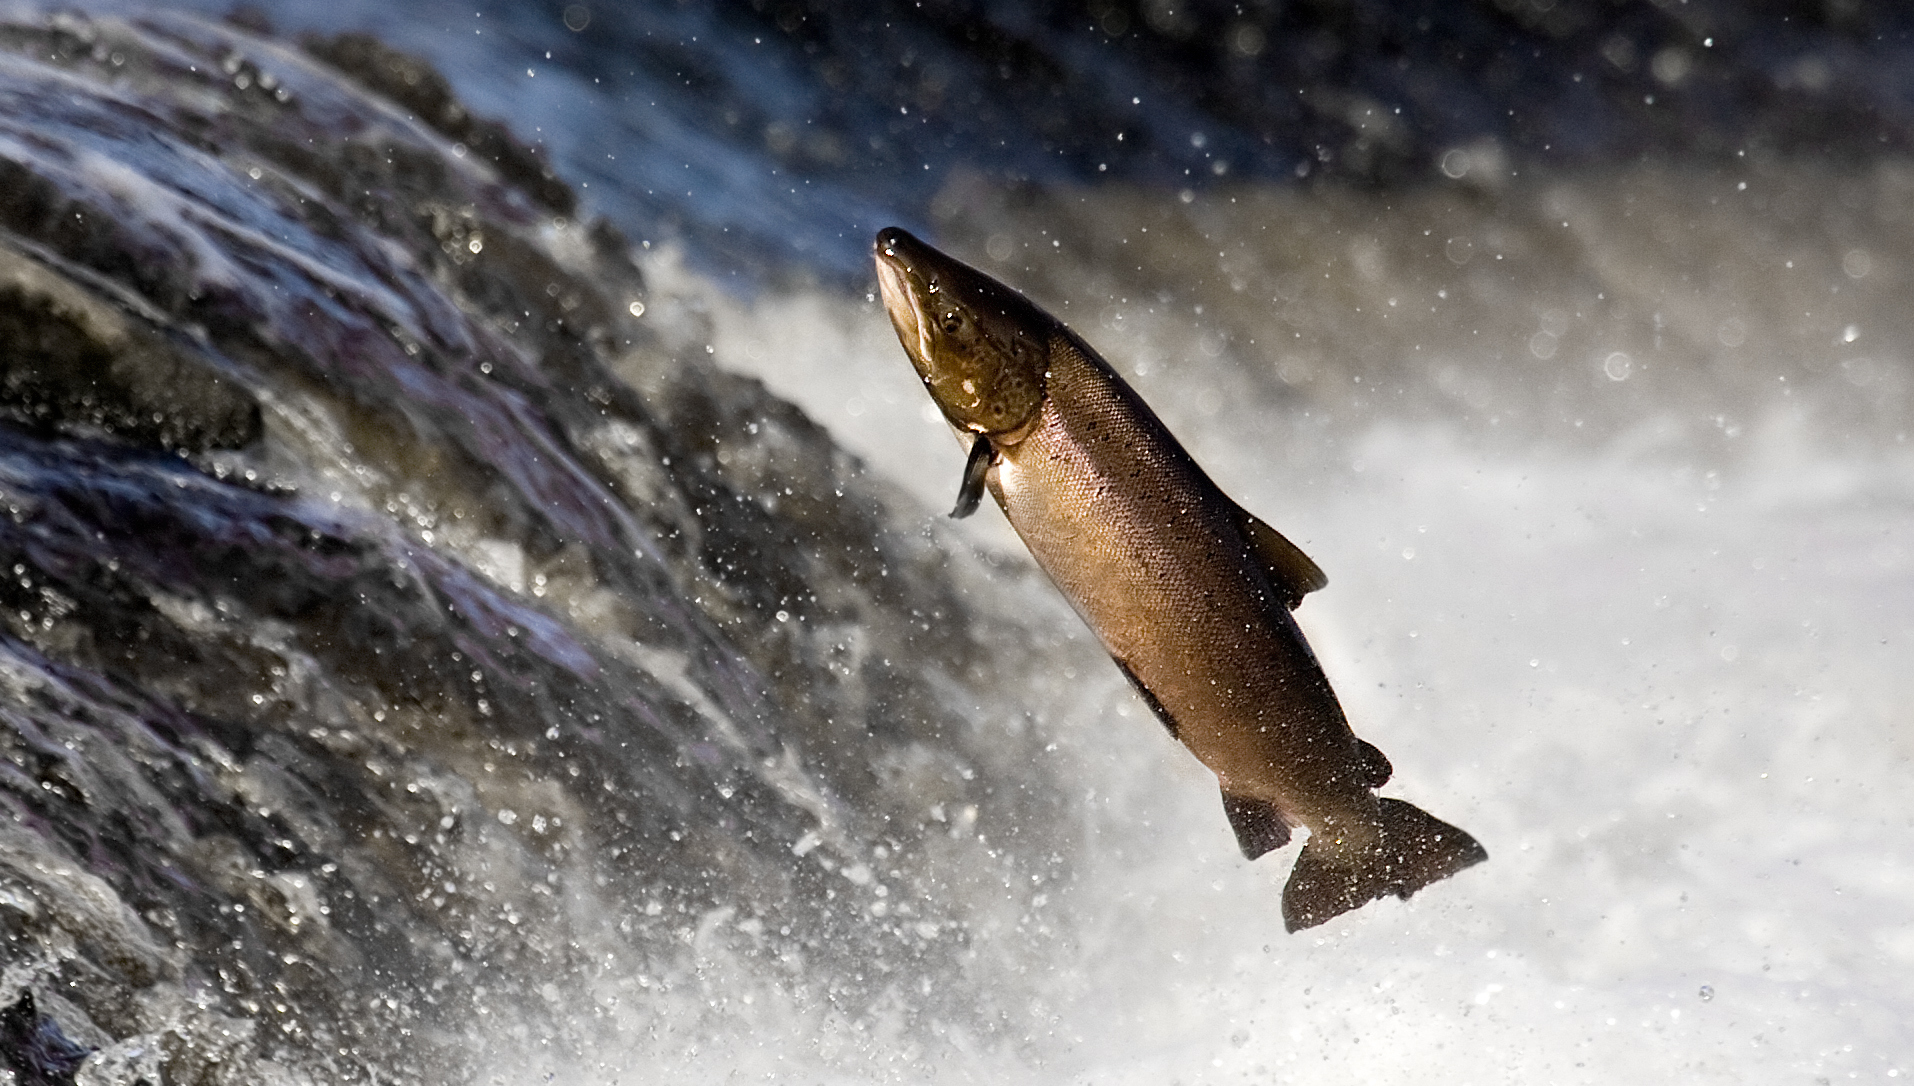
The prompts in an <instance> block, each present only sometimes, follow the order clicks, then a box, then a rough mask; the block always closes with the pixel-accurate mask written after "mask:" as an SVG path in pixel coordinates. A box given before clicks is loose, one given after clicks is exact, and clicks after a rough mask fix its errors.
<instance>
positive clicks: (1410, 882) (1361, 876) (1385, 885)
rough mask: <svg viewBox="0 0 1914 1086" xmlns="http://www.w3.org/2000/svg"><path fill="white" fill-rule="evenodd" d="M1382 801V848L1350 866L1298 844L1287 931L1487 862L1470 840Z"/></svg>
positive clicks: (1415, 811)
mask: <svg viewBox="0 0 1914 1086" xmlns="http://www.w3.org/2000/svg"><path fill="white" fill-rule="evenodd" d="M1381 802H1382V812H1381V814H1382V817H1381V825H1382V840H1381V843H1380V844H1378V845H1377V846H1376V848H1375V850H1374V851H1372V852H1368V853H1364V854H1361V855H1359V856H1355V857H1350V858H1349V860H1352V861H1353V863H1352V864H1351V865H1350V866H1339V865H1337V864H1332V863H1330V862H1328V860H1327V859H1325V857H1324V856H1323V855H1322V854H1321V853H1320V852H1312V846H1314V845H1315V843H1316V842H1315V841H1314V840H1311V841H1309V842H1307V843H1305V844H1304V845H1303V851H1302V855H1300V856H1298V857H1296V866H1295V868H1294V869H1292V870H1291V871H1290V873H1289V883H1288V885H1286V886H1284V887H1283V924H1284V926H1286V927H1288V928H1289V930H1290V931H1297V930H1299V929H1302V928H1310V927H1315V926H1316V925H1317V924H1320V923H1322V922H1323V921H1325V920H1328V919H1330V918H1331V917H1335V916H1340V915H1342V914H1343V913H1346V912H1348V911H1349V910H1351V909H1354V908H1357V907H1359V906H1362V905H1366V904H1368V903H1369V902H1371V901H1374V900H1376V899H1377V898H1379V897H1382V896H1383V895H1385V894H1394V895H1396V896H1397V897H1404V898H1406V897H1408V896H1409V895H1410V894H1413V893H1415V892H1416V891H1417V890H1420V889H1422V888H1423V887H1424V886H1427V885H1429V884H1430V883H1432V882H1437V881H1440V880H1442V879H1446V878H1448V877H1449V876H1450V875H1453V874H1455V873H1456V872H1458V871H1460V870H1462V869H1463V868H1465V867H1470V866H1472V865H1474V864H1479V863H1481V862H1482V861H1483V860H1486V859H1488V858H1489V854H1488V852H1487V851H1485V850H1484V849H1483V848H1482V846H1481V845H1479V844H1477V843H1476V840H1475V838H1473V837H1470V836H1469V835H1468V834H1466V833H1463V832H1462V831H1461V830H1459V829H1456V828H1455V827H1454V826H1451V825H1449V824H1448V823H1447V822H1443V821H1442V820H1440V819H1437V818H1434V817H1432V816H1431V815H1429V814H1427V813H1426V812H1424V811H1423V810H1422V809H1421V808H1419V807H1416V806H1414V805H1413V804H1408V803H1404V802H1402V801H1401V800H1396V799H1385V800H1382V801H1381ZM1338 859H1339V860H1342V859H1343V858H1342V857H1338Z"/></svg>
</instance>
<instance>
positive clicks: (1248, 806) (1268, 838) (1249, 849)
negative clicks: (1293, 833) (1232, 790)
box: [1223, 792, 1289, 860]
mask: <svg viewBox="0 0 1914 1086" xmlns="http://www.w3.org/2000/svg"><path fill="white" fill-rule="evenodd" d="M1223 813H1224V814H1226V815H1228V816H1229V828H1230V829H1232V830H1235V831H1236V844H1237V847H1239V848H1241V849H1242V850H1243V856H1244V857H1245V858H1247V859H1251V860H1254V859H1255V858H1256V857H1258V856H1261V855H1262V854H1263V853H1265V852H1273V851H1274V850H1276V849H1279V848H1282V847H1283V846H1284V845H1286V844H1288V843H1289V823H1288V821H1286V820H1285V819H1284V818H1283V814H1282V812H1281V811H1278V810H1277V809H1276V805H1275V804H1273V803H1270V802H1268V801H1267V800H1260V799H1252V798H1251V797H1249V796H1233V795H1231V794H1229V793H1228V792H1224V793H1223Z"/></svg>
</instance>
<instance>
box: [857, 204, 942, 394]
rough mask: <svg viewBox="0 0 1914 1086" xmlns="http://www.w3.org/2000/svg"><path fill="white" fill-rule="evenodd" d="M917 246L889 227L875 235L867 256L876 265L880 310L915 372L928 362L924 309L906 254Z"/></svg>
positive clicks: (909, 237)
mask: <svg viewBox="0 0 1914 1086" xmlns="http://www.w3.org/2000/svg"><path fill="white" fill-rule="evenodd" d="M921 244H922V242H919V241H917V239H916V238H913V237H911V236H910V235H909V234H907V233H905V232H904V231H902V230H899V229H898V228H896V227H894V226H893V227H891V228H889V229H887V230H884V231H883V232H881V233H879V234H878V235H877V242H876V244H874V245H872V246H871V255H872V257H873V258H874V259H875V261H876V263H877V287H878V290H879V292H880V293H882V294H883V296H884V310H885V312H887V313H889V314H890V317H891V326H892V327H893V328H896V329H897V338H898V339H900V340H902V341H903V343H904V347H905V349H906V350H907V351H909V352H910V354H911V355H912V356H913V357H912V361H914V362H916V363H917V364H918V368H919V369H922V368H923V367H924V366H925V365H928V364H929V362H930V357H931V344H930V334H929V333H930V329H929V328H928V327H927V326H926V324H925V321H924V307H923V305H922V304H921V303H920V302H919V300H918V288H917V285H916V282H915V278H916V277H914V276H913V275H912V274H911V261H910V258H909V256H908V255H906V254H907V252H908V250H909V249H910V248H911V247H912V246H913V245H921Z"/></svg>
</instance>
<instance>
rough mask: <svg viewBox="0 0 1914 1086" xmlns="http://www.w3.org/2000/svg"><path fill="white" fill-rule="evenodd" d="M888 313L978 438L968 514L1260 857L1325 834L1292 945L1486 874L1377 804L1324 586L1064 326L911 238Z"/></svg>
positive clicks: (1460, 842)
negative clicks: (1391, 898)
mask: <svg viewBox="0 0 1914 1086" xmlns="http://www.w3.org/2000/svg"><path fill="white" fill-rule="evenodd" d="M876 261H877V267H878V278H879V282H880V285H881V286H882V288H883V294H884V301H885V306H886V309H887V310H888V312H889V314H890V316H891V320H892V323H893V325H894V326H895V327H896V329H897V333H898V338H899V340H900V341H901V342H902V343H903V345H904V348H905V353H906V354H907V355H909V356H910V358H911V361H912V363H913V365H915V366H916V368H917V370H918V374H919V376H920V377H921V378H922V379H923V380H924V383H925V387H926V389H927V390H929V392H930V394H931V397H932V399H933V400H935V401H936V402H937V405H938V407H939V408H940V409H942V411H943V412H944V415H945V417H946V418H948V419H949V420H950V422H951V424H952V425H953V426H954V427H956V429H957V430H958V431H959V432H960V434H962V435H964V436H965V438H966V439H967V440H968V441H970V443H971V456H970V461H969V464H968V465H967V467H966V470H965V473H964V483H963V486H962V491H961V493H960V497H959V500H958V507H957V510H956V513H955V515H963V514H964V513H965V512H967V511H968V509H969V508H974V507H975V505H976V503H977V501H978V499H979V498H980V496H981V494H982V493H983V492H984V491H988V493H989V494H990V495H991V497H992V498H994V499H995V500H996V502H997V504H998V505H999V506H1000V507H1001V508H1002V509H1003V511H1004V514H1005V516H1006V518H1007V519H1008V520H1009V521H1010V524H1011V526H1012V527H1013V528H1014V529H1015V530H1016V532H1017V534H1018V535H1019V536H1020V537H1021V538H1022V539H1023V541H1024V543H1025V545H1027V546H1028V547H1029V548H1030V553H1031V555H1032V556H1033V557H1035V558H1036V560H1037V563H1038V565H1039V566H1041V567H1042V568H1043V570H1044V571H1045V572H1046V573H1047V574H1048V575H1049V576H1050V579H1051V580H1052V581H1053V582H1054V583H1055V584H1056V586H1057V588H1058V589H1059V590H1060V591H1061V592H1062V593H1063V595H1064V596H1065V597H1066V598H1067V599H1068V600H1069V601H1070V603H1071V605H1072V606H1073V607H1074V608H1075V609H1076V611H1077V613H1078V614H1079V615H1081V616H1082V617H1083V619H1084V621H1085V622H1086V623H1087V624H1088V625H1089V626H1090V628H1091V629H1092V630H1094V631H1095V632H1096V634H1097V636H1098V638H1099V639H1101V641H1102V642H1103V645H1104V647H1105V648H1107V649H1108V650H1109V652H1110V655H1111V657H1112V658H1114V659H1115V661H1116V663H1117V665H1118V667H1120V668H1121V669H1122V670H1123V672H1124V674H1125V675H1126V676H1127V677H1128V678H1129V679H1130V681H1131V683H1132V684H1133V685H1134V686H1135V687H1136V689H1137V691H1138V692H1139V694H1141V695H1142V697H1143V699H1144V700H1145V701H1146V702H1147V703H1149V705H1150V707H1151V709H1152V710H1153V711H1154V712H1155V713H1156V714H1157V716H1158V717H1159V719H1161V720H1162V722H1163V723H1164V725H1165V726H1166V727H1168V728H1169V729H1170V732H1171V734H1172V735H1174V736H1175V737H1176V739H1177V740H1179V741H1180V742H1181V743H1183V745H1184V746H1186V747H1188V748H1189V750H1190V751H1191V753H1193V754H1194V755H1195V756H1196V757H1197V758H1198V759H1199V760H1200V761H1201V762H1202V763H1203V764H1204V765H1205V766H1207V767H1208V768H1209V769H1210V770H1211V771H1212V772H1214V773H1215V774H1216V777H1217V781H1218V783H1219V784H1220V785H1221V787H1222V793H1223V805H1224V810H1225V813H1226V814H1227V816H1228V817H1229V821H1230V823H1231V826H1232V828H1233V829H1234V830H1235V832H1236V836H1237V841H1238V844H1239V845H1240V846H1241V848H1242V851H1243V853H1244V855H1246V856H1248V857H1250V858H1252V859H1254V858H1255V857H1257V856H1260V855H1262V854H1263V853H1265V852H1268V851H1270V850H1271V849H1274V848H1278V847H1281V846H1282V845H1284V844H1286V843H1287V842H1288V840H1289V837H1290V830H1291V829H1292V828H1295V827H1299V826H1301V827H1307V828H1308V829H1309V831H1310V836H1309V840H1308V842H1307V843H1306V844H1305V846H1304V848H1303V851H1302V853H1301V855H1300V856H1299V857H1298V859H1297V862H1296V866H1295V869H1294V870H1293V871H1292V873H1291V876H1290V879H1289V883H1288V885H1287V886H1286V887H1285V889H1284V894H1283V913H1284V919H1285V921H1286V923H1287V926H1288V927H1289V929H1290V930H1291V931H1294V930H1297V929H1298V928H1302V927H1308V926H1311V925H1314V924H1319V923H1322V922H1323V921H1325V920H1327V919H1329V918H1330V917H1332V916H1335V915H1338V914H1340V913H1342V912H1346V911H1348V910H1349V909H1353V908H1356V907H1357V906H1359V905H1362V904H1363V903H1365V902H1367V901H1371V900H1374V899H1375V898H1378V897H1381V896H1384V895H1387V894H1395V895H1397V896H1400V897H1407V896H1409V894H1411V893H1413V892H1414V891H1416V890H1418V889H1420V888H1421V887H1423V886H1425V885H1427V884H1429V883H1431V882H1434V881H1436V880H1438V879H1441V878H1445V877H1447V876H1448V875H1451V874H1454V873H1455V872H1457V871H1460V870H1462V869H1463V868H1465V867H1468V866H1470V865H1472V864H1475V863H1479V862H1480V861H1482V860H1483V859H1486V858H1487V853H1486V852H1485V851H1483V849H1482V847H1481V846H1480V845H1479V844H1477V843H1476V842H1475V840H1474V839H1473V838H1471V837H1470V836H1469V835H1468V834H1466V833H1464V832H1462V831H1461V830H1459V829H1456V828H1455V827H1453V826H1449V825H1447V824H1446V823H1443V822H1440V821H1438V820H1437V819H1435V818H1433V817H1431V816H1429V815H1428V814H1426V813H1424V812H1423V811H1421V810H1419V809H1418V808H1416V807H1414V806H1411V805H1410V804H1407V803H1403V802H1401V801H1399V800H1391V799H1382V798H1380V797H1378V796H1377V795H1376V793H1375V789H1376V788H1377V787H1378V786H1380V785H1382V784H1383V783H1385V782H1386V781H1387V780H1388V779H1389V776H1390V766H1389V761H1388V759H1387V758H1386V757H1384V756H1383V754H1382V752H1381V751H1379V750H1377V749H1376V748H1375V747H1373V746H1371V745H1370V744H1368V743H1366V742H1364V741H1362V740H1361V739H1359V738H1357V737H1356V735H1355V733H1354V732H1353V731H1351V729H1350V727H1349V724H1348V721H1347V720H1346V719H1345V718H1344V716H1343V712H1342V707H1341V705H1340V703H1339V702H1338V701H1337V700H1336V695H1335V692H1334V691H1333V690H1332V689H1331V688H1330V685H1329V680H1328V678H1327V677H1326V676H1325V675H1324V674H1323V671H1322V668H1321V666H1320V665H1319V664H1318V663H1317V661H1316V657H1315V654H1314V653H1313V652H1311V651H1310V648H1309V643H1308V642H1307V641H1306V640H1305V639H1304V637H1303V634H1302V630H1301V629H1300V628H1299V627H1298V626H1297V625H1296V621H1295V619H1294V618H1293V617H1292V615H1291V613H1290V612H1291V610H1292V609H1293V608H1294V607H1295V606H1296V605H1297V604H1298V603H1299V602H1300V601H1301V599H1302V597H1303V596H1304V595H1305V594H1306V593H1308V592H1311V591H1314V590H1315V589H1317V588H1320V587H1322V586H1323V584H1324V583H1326V579H1325V578H1324V577H1323V574H1322V571H1321V570H1320V569H1319V568H1318V567H1317V566H1316V564H1315V563H1314V562H1312V561H1311V560H1310V559H1309V558H1308V557H1307V556H1306V555H1304V554H1303V552H1302V551H1301V550H1300V549H1298V548H1297V547H1295V545H1294V544H1291V543H1290V542H1289V541H1288V540H1287V539H1284V538H1283V537H1282V535H1281V534H1280V533H1278V532H1276V531H1275V530H1274V529H1272V528H1270V527H1269V526H1268V525H1266V524H1264V523H1263V522H1261V521H1260V520H1257V519H1256V518H1255V517H1253V516H1251V515H1250V514H1249V513H1247V512H1245V511H1244V510H1243V509H1242V508H1241V507H1239V506H1238V505H1237V504H1236V503H1235V502H1234V501H1231V500H1230V498H1229V497H1228V496H1227V495H1225V494H1224V493H1223V492H1222V491H1221V490H1220V489H1219V488H1218V487H1217V486H1216V484H1215V483H1214V482H1212V481H1211V480H1210V478H1209V477H1208V476H1207V475H1205V474H1204V473H1203V471H1202V469H1201V468H1199V467H1198V466H1197V465H1196V463H1195V461H1194V460H1192V459H1191V457H1190V456H1189V454H1188V453H1187V452H1185V451H1184V449H1183V447H1182V446H1181V445H1180V444H1178V443H1177V441H1176V439H1175V438H1174V437H1173V436H1172V435H1171V434H1170V432H1169V431H1168V429H1166V428H1165V427H1164V426H1163V424H1162V422H1161V421H1159V420H1158V419H1157V417H1156V415H1155V413H1154V412H1152V411H1151V410H1150V408H1149V405H1147V404H1146V403H1144V402H1143V400H1142V398H1141V397H1139V396H1138V395H1137V394H1136V392H1135V391H1134V390H1133V389H1131V388H1130V386H1129V385H1128V384H1126V383H1125V382H1124V381H1123V380H1122V379H1121V378H1120V377H1118V376H1117V374H1116V373H1115V371H1113V370H1112V369H1111V368H1110V367H1109V365H1108V364H1107V363H1105V362H1104V361H1103V360H1102V359H1101V358H1100V357H1098V355H1097V354H1096V352H1095V351H1094V350H1092V349H1091V348H1090V347H1089V345H1088V344H1086V343H1085V342H1084V341H1083V340H1082V339H1081V338H1080V337H1078V336H1077V335H1076V334H1075V333H1074V332H1072V331H1070V330H1069V329H1068V328H1067V327H1065V326H1064V325H1063V323H1062V322H1060V321H1058V320H1056V319H1055V318H1054V317H1051V316H1050V315H1049V314H1047V313H1045V312H1043V310H1041V309H1040V308H1038V307H1037V306H1036V305H1034V304H1033V303H1031V302H1030V301H1029V300H1028V299H1025V298H1024V297H1023V296H1022V295H1020V294H1018V293H1016V292H1015V291H1013V290H1011V289H1010V288H1008V287H1006V286H1004V285H1003V284H1001V283H998V282H997V281H996V280H994V279H991V278H990V277H989V276H987V275H984V274H983V273H982V272H979V271H977V270H976V269H974V268H971V267H969V266H967V265H965V264H962V263H960V262H959V261H956V260H954V259H952V258H951V257H949V256H946V255H945V254H943V253H941V252H939V251H937V250H936V249H933V248H931V247H930V246H928V245H926V244H924V243H923V242H921V241H919V240H917V239H916V238H914V237H912V236H911V235H909V234H907V233H905V232H904V231H902V230H896V229H891V230H886V231H884V232H883V233H881V234H879V235H878V238H877V244H876Z"/></svg>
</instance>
